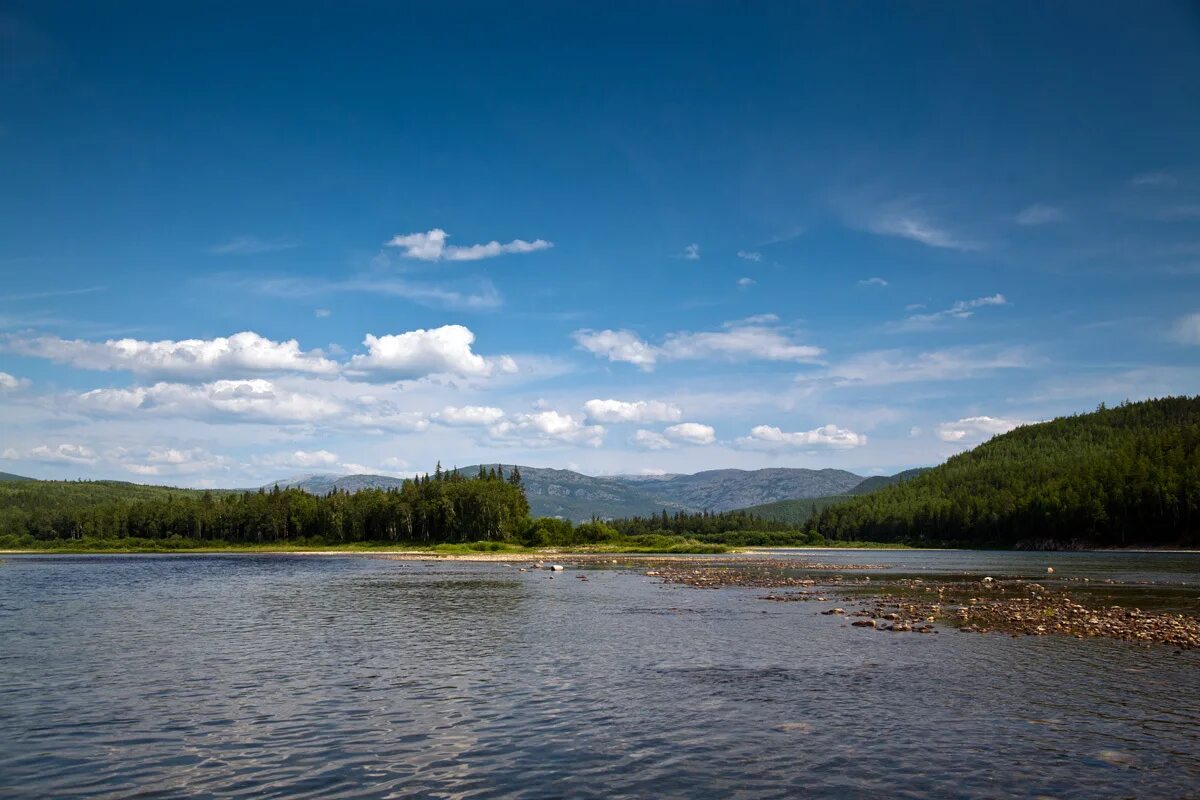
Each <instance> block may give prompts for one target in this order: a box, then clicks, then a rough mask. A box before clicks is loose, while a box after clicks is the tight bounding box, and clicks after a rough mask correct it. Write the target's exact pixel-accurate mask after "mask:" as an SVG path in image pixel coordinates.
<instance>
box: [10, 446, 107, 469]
mask: <svg viewBox="0 0 1200 800" xmlns="http://www.w3.org/2000/svg"><path fill="white" fill-rule="evenodd" d="M0 457H2V458H4V459H7V460H10V461H15V460H25V461H41V462H43V463H46V464H84V465H91V464H95V463H96V461H97V460H98V456H97V455H96V451H95V450H93V449H92V448H90V447H88V446H87V445H82V444H71V443H69V442H64V443H62V444H55V445H49V444H42V445H38V446H36V447H31V448H30V449H28V450H25V451H24V452H21V451H18V450H17V449H16V448H12V447H7V448H5V449H4V452H3V453H0Z"/></svg>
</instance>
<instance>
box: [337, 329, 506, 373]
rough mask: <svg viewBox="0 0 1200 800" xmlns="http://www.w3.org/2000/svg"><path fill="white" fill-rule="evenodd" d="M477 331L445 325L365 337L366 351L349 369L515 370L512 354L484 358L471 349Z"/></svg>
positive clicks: (388, 371) (430, 370) (354, 358)
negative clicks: (510, 355) (509, 355)
mask: <svg viewBox="0 0 1200 800" xmlns="http://www.w3.org/2000/svg"><path fill="white" fill-rule="evenodd" d="M474 342H475V334H474V333H472V332H471V330H470V329H469V328H467V327H465V326H463V325H443V326H442V327H440V328H431V329H429V330H424V329H418V330H415V331H408V332H407V333H401V334H389V335H386V336H375V335H373V334H370V333H368V334H367V336H366V338H365V339H364V340H363V344H365V345H366V346H367V354H366V355H356V356H354V357H352V358H351V359H350V370H351V371H352V372H356V373H359V374H381V375H385V376H387V377H393V378H414V377H419V376H423V375H432V374H450V375H459V376H463V377H484V376H487V375H491V374H492V373H493V372H496V371H499V372H516V369H517V365H516V362H515V361H513V360H512V358H510V357H508V356H500V357H498V358H484V357H483V356H481V355H479V354H477V353H475V352H474V351H473V350H472V349H471V345H472V344H474Z"/></svg>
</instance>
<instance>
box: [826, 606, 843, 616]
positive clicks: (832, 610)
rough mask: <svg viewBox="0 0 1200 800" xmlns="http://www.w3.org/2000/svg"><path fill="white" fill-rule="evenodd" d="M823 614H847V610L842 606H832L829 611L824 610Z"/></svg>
mask: <svg viewBox="0 0 1200 800" xmlns="http://www.w3.org/2000/svg"><path fill="white" fill-rule="evenodd" d="M821 613H822V614H824V615H825V616H829V615H830V614H845V613H846V612H845V610H844V609H841V608H831V609H829V610H828V611H822V612H821Z"/></svg>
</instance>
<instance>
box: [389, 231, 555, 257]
mask: <svg viewBox="0 0 1200 800" xmlns="http://www.w3.org/2000/svg"><path fill="white" fill-rule="evenodd" d="M449 237H450V235H449V234H448V233H446V232H445V231H444V230H442V229H441V228H434V229H433V230H429V231H426V232H424V233H406V234H401V235H399V236H394V237H392V238H391V239H390V240H389V241H388V242H387V246H388V247H398V248H400V249H401V250H402V251H403V253H402V255H403V256H404V257H405V258H415V259H418V260H420V261H479V260H480V259H484V258H495V257H496V256H502V255H505V254H507V253H533V252H536V251H538V250H546V249H548V248H550V247H553V246H554V245H553V243H552V242H548V241H546V240H545V239H534V240H533V241H532V242H527V241H525V240H524V239H513V240H512V241H511V242H506V243H504V244H501V243H500V242H498V241H491V242H488V243H486V244H472V245H466V246H462V247H460V246H458V245H452V244H446V240H447V239H448V238H449Z"/></svg>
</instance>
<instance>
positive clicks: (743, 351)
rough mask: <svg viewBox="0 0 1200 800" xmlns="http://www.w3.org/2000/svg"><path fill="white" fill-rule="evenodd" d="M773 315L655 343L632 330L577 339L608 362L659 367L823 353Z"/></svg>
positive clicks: (802, 358) (810, 358)
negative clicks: (672, 363)
mask: <svg viewBox="0 0 1200 800" xmlns="http://www.w3.org/2000/svg"><path fill="white" fill-rule="evenodd" d="M774 320H775V318H774V317H773V316H772V315H764V316H759V317H751V318H749V319H745V320H740V321H737V322H729V323H726V325H725V330H721V331H700V332H688V331H680V332H676V333H670V334H667V336H666V338H665V339H664V340H663V343H662V344H660V345H652V344H650V343H649V342H647V341H645V340H644V339H642V338H641V337H639V336H638V335H637V334H635V333H634V332H632V331H628V330H617V331H613V330H602V331H593V330H580V331H575V333H574V338H575V341H576V342H578V343H579V345H580V346H581V347H582V348H584V349H585V350H587V351H589V352H591V353H593V354H594V355H596V356H598V357H601V358H607V359H608V360H609V361H623V362H627V363H630V364H635V365H637V366H639V367H641V368H642V369H643V370H646V371H650V370H652V369H654V367H655V365H656V364H657V362H658V361H660V360H662V361H707V360H712V361H734V362H743V361H794V362H809V363H811V362H814V361H816V360H817V359H818V358H819V357H820V356H821V355H822V354H823V353H824V350H822V349H821V348H819V347H813V346H811V345H806V344H801V343H799V342H796V341H794V340H793V339H792V338H791V336H790V335H789V334H788V333H787V332H786V331H784V330H783V329H781V328H780V327H778V326H776V325H773V324H772V323H773V322H774Z"/></svg>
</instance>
